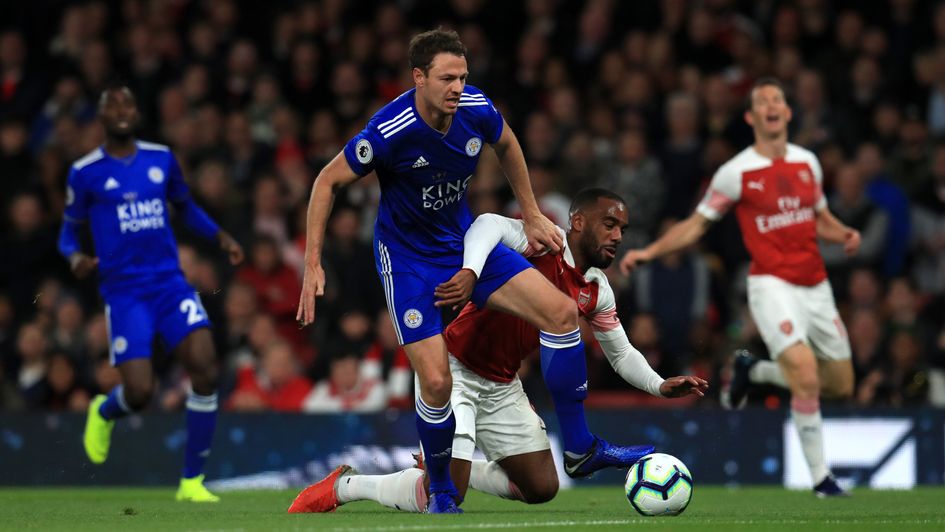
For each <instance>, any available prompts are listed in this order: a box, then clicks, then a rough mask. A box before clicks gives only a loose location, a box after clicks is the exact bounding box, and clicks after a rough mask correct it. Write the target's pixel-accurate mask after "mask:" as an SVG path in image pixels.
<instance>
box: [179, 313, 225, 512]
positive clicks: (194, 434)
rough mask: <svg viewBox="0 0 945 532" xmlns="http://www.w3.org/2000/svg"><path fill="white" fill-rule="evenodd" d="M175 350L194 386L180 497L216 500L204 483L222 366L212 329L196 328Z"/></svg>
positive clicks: (196, 500)
mask: <svg viewBox="0 0 945 532" xmlns="http://www.w3.org/2000/svg"><path fill="white" fill-rule="evenodd" d="M175 351H177V355H178V359H179V360H180V361H181V362H182V364H183V365H184V368H185V369H186V370H187V375H188V376H189V377H190V386H191V389H190V391H189V393H188V394H187V421H186V424H187V444H186V445H185V446H184V470H183V473H182V475H181V480H180V487H179V488H178V491H177V500H179V501H192V502H216V501H218V500H219V497H217V496H216V495H214V494H212V493H210V491H209V490H207V488H206V487H205V486H204V485H203V480H204V474H203V468H204V464H205V463H206V460H207V457H208V456H209V455H210V445H211V443H212V442H213V433H214V431H215V430H216V424H217V379H218V376H219V365H218V363H217V358H216V351H215V349H214V346H213V337H212V336H211V334H210V330H209V329H207V328H199V329H196V330H194V331H192V332H191V333H190V334H188V335H187V336H186V337H185V338H184V339H183V340H182V341H181V342H180V344H178V346H177V348H176V349H175Z"/></svg>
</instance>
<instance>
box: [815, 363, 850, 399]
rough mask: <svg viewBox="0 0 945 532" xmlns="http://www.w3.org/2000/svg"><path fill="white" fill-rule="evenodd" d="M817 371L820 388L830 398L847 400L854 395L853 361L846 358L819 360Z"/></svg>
mask: <svg viewBox="0 0 945 532" xmlns="http://www.w3.org/2000/svg"><path fill="white" fill-rule="evenodd" d="M817 371H818V373H819V376H820V390H821V393H822V394H823V396H824V397H826V398H828V399H839V400H846V399H849V398H850V397H852V396H853V362H852V361H851V359H846V360H819V361H818V366H817Z"/></svg>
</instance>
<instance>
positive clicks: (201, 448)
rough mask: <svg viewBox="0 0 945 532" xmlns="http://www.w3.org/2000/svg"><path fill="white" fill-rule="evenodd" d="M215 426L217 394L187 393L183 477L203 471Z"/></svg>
mask: <svg viewBox="0 0 945 532" xmlns="http://www.w3.org/2000/svg"><path fill="white" fill-rule="evenodd" d="M216 426H217V394H213V395H197V394H196V393H194V392H193V391H191V392H190V393H188V394H187V445H186V447H185V448H184V478H194V477H196V476H197V475H199V474H201V473H202V472H203V464H204V462H206V461H207V456H209V455H210V442H211V441H212V440H213V430H214V429H215V428H216Z"/></svg>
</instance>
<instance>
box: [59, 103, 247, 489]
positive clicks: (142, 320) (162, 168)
mask: <svg viewBox="0 0 945 532" xmlns="http://www.w3.org/2000/svg"><path fill="white" fill-rule="evenodd" d="M98 111H99V119H100V121H101V122H102V124H103V126H104V128H105V144H104V145H103V146H101V147H99V148H96V149H95V150H94V151H92V152H91V153H89V154H88V155H86V156H84V157H82V158H81V159H79V160H78V161H76V162H75V163H74V164H73V165H72V171H71V172H70V174H69V180H68V188H67V189H66V209H65V215H64V220H63V224H62V231H61V234H60V237H59V251H60V252H61V253H62V254H63V256H65V257H66V258H67V259H68V260H69V264H70V265H71V267H72V271H73V272H74V273H75V275H76V276H78V277H80V278H81V277H85V276H87V275H88V274H90V273H91V272H92V271H93V270H95V269H98V274H99V275H98V277H99V288H100V291H101V294H102V298H103V299H104V300H105V318H106V320H107V323H108V333H109V336H110V338H109V341H110V345H109V355H110V357H111V362H112V364H113V365H115V366H116V367H117V368H118V371H119V372H120V373H121V381H122V382H121V384H120V385H119V386H116V387H115V388H114V389H113V390H112V391H111V393H109V394H108V396H105V395H99V396H97V397H95V399H94V400H93V401H92V403H91V405H90V406H89V412H88V418H87V420H86V425H85V436H84V443H85V451H86V453H87V454H88V456H89V459H90V460H91V461H92V462H93V463H96V464H101V463H103V462H104V461H105V459H106V458H107V457H108V448H109V445H110V440H111V431H112V426H113V425H114V423H115V420H116V419H118V418H120V417H123V416H125V415H128V414H130V413H132V412H136V411H138V410H141V409H143V408H144V407H145V406H146V405H147V404H148V402H149V401H150V400H151V396H152V394H153V393H154V374H153V370H152V367H151V360H150V357H151V345H152V341H153V340H154V338H155V335H157V336H158V337H159V338H160V339H161V340H162V341H163V342H164V344H165V345H166V346H167V347H168V348H169V349H173V350H174V352H175V354H176V355H177V356H178V357H179V359H180V360H181V362H182V363H183V364H184V367H185V368H186V369H187V373H188V375H189V376H190V384H191V391H190V393H189V394H188V396H187V444H186V446H185V449H184V470H183V474H182V475H181V480H180V486H179V488H178V490H177V496H176V497H177V500H179V501H194V502H216V501H218V500H219V498H218V497H217V496H215V495H214V494H212V493H210V491H208V490H207V489H206V487H204V485H203V478H204V475H203V473H202V472H203V466H204V462H205V461H206V458H207V455H209V454H210V442H211V440H212V439H213V431H214V428H215V426H216V417H217V375H218V373H219V369H218V367H217V359H216V353H215V350H214V346H213V339H212V337H211V335H210V331H209V329H208V328H209V327H210V322H209V320H208V319H207V314H206V312H204V309H203V306H202V304H201V302H200V296H199V295H198V294H197V292H195V291H194V289H193V288H192V287H191V286H190V285H188V284H187V281H186V280H185V279H184V276H183V274H182V273H181V270H180V266H179V265H178V259H177V244H176V242H175V241H174V235H173V233H172V231H171V227H170V223H169V221H168V210H169V207H170V206H171V205H173V207H174V209H175V211H176V213H177V215H178V216H180V217H181V219H182V220H183V222H184V224H185V225H186V226H187V227H188V228H190V229H191V230H193V231H194V232H195V233H197V234H198V235H200V236H202V237H204V238H206V239H208V240H215V241H217V242H218V243H219V245H220V248H221V249H223V250H224V251H225V252H226V253H227V254H228V255H229V258H230V262H231V263H233V264H238V263H239V262H241V261H242V260H243V250H242V248H241V247H240V245H239V244H238V243H237V242H236V240H234V239H233V237H232V236H230V235H229V234H228V233H227V232H226V231H223V230H221V229H220V228H219V227H218V226H217V224H216V223H214V222H213V220H211V219H210V218H209V217H208V216H207V214H206V213H205V212H204V211H203V210H201V209H200V207H198V206H197V205H196V204H195V203H194V201H193V200H192V199H191V197H190V195H189V193H188V189H187V185H186V184H185V183H184V177H183V175H182V174H181V169H180V166H178V164H177V160H176V159H175V158H174V155H173V154H172V153H171V151H170V149H169V148H168V147H167V146H163V145H160V144H152V143H150V142H142V141H138V140H136V139H135V136H134V130H135V126H136V125H137V123H138V116H139V115H138V108H137V104H136V102H135V98H134V95H133V94H132V93H131V90H129V89H128V88H127V87H126V86H124V85H116V86H113V87H109V88H108V89H106V90H105V91H104V92H102V95H101V98H100V100H99V109H98ZM86 223H88V225H89V228H90V230H91V232H92V240H93V242H94V246H95V255H94V256H93V255H90V254H88V253H86V252H84V251H83V250H82V247H81V245H80V238H79V231H80V228H81V227H82V226H84V224H86Z"/></svg>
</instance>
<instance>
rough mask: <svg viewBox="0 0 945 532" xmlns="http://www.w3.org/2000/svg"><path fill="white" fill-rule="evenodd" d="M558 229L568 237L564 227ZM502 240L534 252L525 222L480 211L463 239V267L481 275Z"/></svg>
mask: <svg viewBox="0 0 945 532" xmlns="http://www.w3.org/2000/svg"><path fill="white" fill-rule="evenodd" d="M557 229H558V232H559V233H560V234H561V236H562V238H565V233H564V230H563V229H561V228H560V227H558V228H557ZM500 243H501V244H505V245H506V246H508V247H509V248H511V249H512V251H514V252H516V253H518V254H520V255H524V256H526V257H531V256H532V255H535V251H534V250H533V249H532V247H531V246H530V245H529V244H528V237H527V236H525V222H523V221H522V220H517V219H514V218H506V217H505V216H499V215H498V214H481V215H479V217H478V218H476V221H474V222H473V223H472V225H471V226H469V230H467V231H466V236H465V238H464V239H463V248H464V249H463V268H464V269H469V270H472V271H473V272H474V273H475V274H476V277H479V276H480V275H481V274H482V268H483V267H484V266H485V264H486V259H488V258H489V254H490V253H492V250H493V249H494V248H495V247H496V246H497V245H498V244H500Z"/></svg>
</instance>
